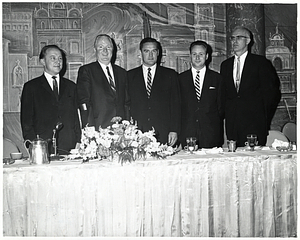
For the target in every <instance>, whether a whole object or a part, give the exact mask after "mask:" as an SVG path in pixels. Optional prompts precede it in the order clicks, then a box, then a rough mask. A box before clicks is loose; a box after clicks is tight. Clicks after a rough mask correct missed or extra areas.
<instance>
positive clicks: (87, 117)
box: [77, 34, 127, 130]
mask: <svg viewBox="0 0 300 240" xmlns="http://www.w3.org/2000/svg"><path fill="white" fill-rule="evenodd" d="M94 50H95V53H96V61H95V62H92V63H89V64H86V65H84V66H82V67H80V68H79V71H78V77H77V94H78V99H79V106H80V113H81V121H82V127H85V126H86V125H89V126H95V128H96V129H97V130H98V128H99V126H101V127H102V128H105V127H107V126H109V125H111V124H112V123H111V119H112V118H113V117H115V116H119V117H122V118H123V119H125V118H126V116H125V107H124V106H125V83H126V81H127V72H126V70H125V69H123V68H121V67H119V66H117V65H115V64H113V63H111V60H112V57H113V54H114V50H115V49H114V44H113V40H112V39H111V38H110V37H109V36H108V35H106V34H100V35H98V36H97V37H96V39H95V42H94Z"/></svg>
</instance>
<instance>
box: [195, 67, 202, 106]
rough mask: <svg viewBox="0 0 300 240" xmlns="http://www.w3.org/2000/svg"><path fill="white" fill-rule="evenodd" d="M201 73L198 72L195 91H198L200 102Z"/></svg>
mask: <svg viewBox="0 0 300 240" xmlns="http://www.w3.org/2000/svg"><path fill="white" fill-rule="evenodd" d="M199 72H200V71H197V75H196V79H195V89H196V95H197V99H198V101H199V100H200V96H201V88H200V75H199Z"/></svg>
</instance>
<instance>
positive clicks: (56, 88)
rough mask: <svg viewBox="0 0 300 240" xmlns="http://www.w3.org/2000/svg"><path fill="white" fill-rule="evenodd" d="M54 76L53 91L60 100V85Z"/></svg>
mask: <svg viewBox="0 0 300 240" xmlns="http://www.w3.org/2000/svg"><path fill="white" fill-rule="evenodd" d="M52 78H53V92H54V95H55V97H56V99H57V100H58V87H57V81H56V76H52Z"/></svg>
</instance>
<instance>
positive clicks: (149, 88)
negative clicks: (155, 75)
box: [147, 68, 152, 98]
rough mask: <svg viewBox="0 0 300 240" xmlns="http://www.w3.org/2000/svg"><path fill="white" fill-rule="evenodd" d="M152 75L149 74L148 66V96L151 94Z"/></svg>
mask: <svg viewBox="0 0 300 240" xmlns="http://www.w3.org/2000/svg"><path fill="white" fill-rule="evenodd" d="M151 79H152V76H151V68H148V75H147V94H148V98H149V97H150V94H151V85H152V81H151Z"/></svg>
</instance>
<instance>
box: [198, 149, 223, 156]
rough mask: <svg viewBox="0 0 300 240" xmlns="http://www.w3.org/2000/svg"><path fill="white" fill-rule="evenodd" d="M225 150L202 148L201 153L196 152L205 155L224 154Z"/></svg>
mask: <svg viewBox="0 0 300 240" xmlns="http://www.w3.org/2000/svg"><path fill="white" fill-rule="evenodd" d="M222 152H223V148H221V147H218V148H217V147H214V148H202V149H201V151H196V152H195V153H196V154H199V155H204V154H216V153H222Z"/></svg>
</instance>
